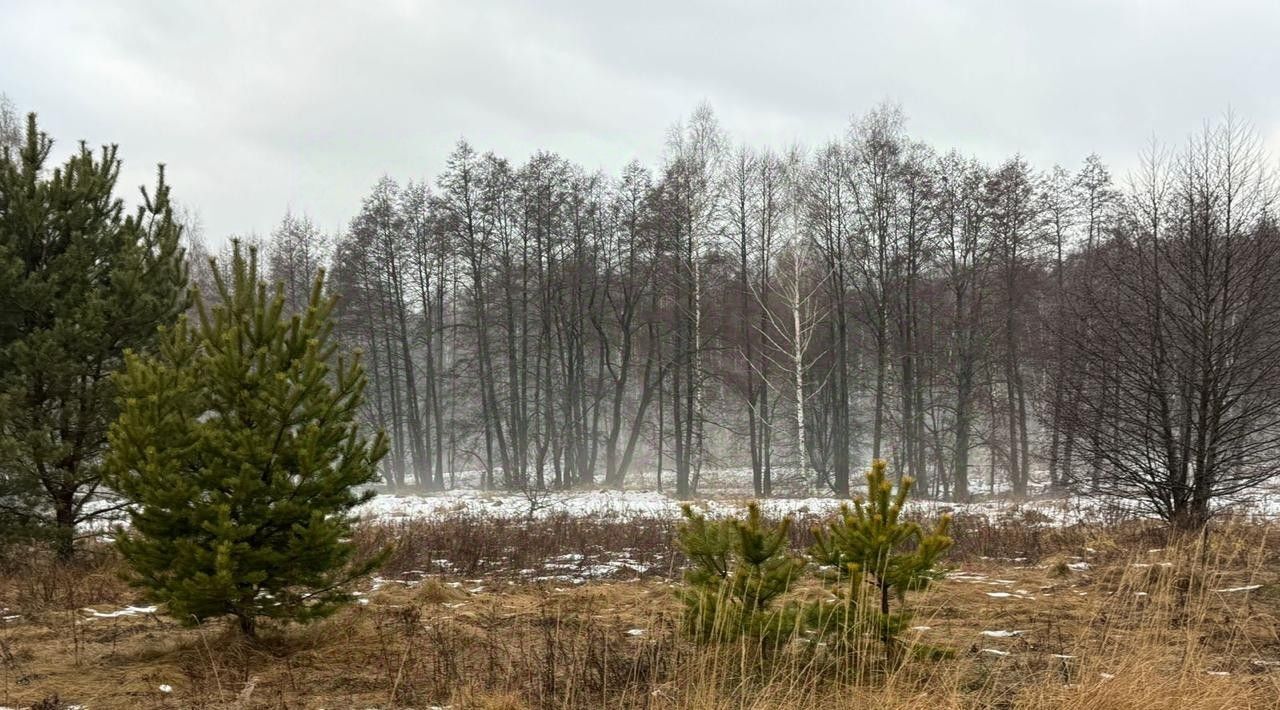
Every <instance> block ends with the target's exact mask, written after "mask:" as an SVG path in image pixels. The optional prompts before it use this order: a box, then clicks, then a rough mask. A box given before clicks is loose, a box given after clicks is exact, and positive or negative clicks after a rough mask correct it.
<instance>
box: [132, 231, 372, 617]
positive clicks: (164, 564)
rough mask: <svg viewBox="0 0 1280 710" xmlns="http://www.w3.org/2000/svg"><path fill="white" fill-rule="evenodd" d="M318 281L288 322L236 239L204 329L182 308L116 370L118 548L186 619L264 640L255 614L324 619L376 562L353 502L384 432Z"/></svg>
mask: <svg viewBox="0 0 1280 710" xmlns="http://www.w3.org/2000/svg"><path fill="white" fill-rule="evenodd" d="M213 272H214V273H215V274H219V270H218V269H213ZM322 280H323V278H322V277H321V278H318V279H317V280H316V282H315V285H314V286H313V288H312V290H311V296H310V300H309V302H308V305H307V308H306V310H305V312H303V313H301V314H297V315H294V316H292V317H291V318H289V319H287V320H286V319H285V318H284V317H283V315H282V311H283V308H284V295H283V292H282V291H281V289H280V288H279V287H277V288H276V289H274V290H269V289H268V288H267V286H266V285H265V284H263V283H262V282H260V281H259V279H258V267H257V255H256V253H255V252H253V251H250V254H249V257H248V258H247V259H246V258H245V257H244V255H243V254H242V252H241V250H240V247H239V245H236V247H235V249H234V252H233V257H232V265H231V269H230V274H229V276H228V277H227V278H223V277H222V276H221V275H219V276H218V278H217V292H218V294H219V296H220V298H221V303H220V304H218V305H216V306H214V307H213V308H212V309H209V308H208V307H207V306H206V304H205V303H204V302H203V300H202V299H200V298H199V296H198V294H197V296H196V298H197V313H198V315H199V325H198V326H195V327H193V326H192V325H191V324H190V323H189V322H188V321H187V320H186V319H185V318H184V319H181V320H179V322H178V324H177V326H176V327H174V328H172V329H171V330H169V331H167V332H165V333H164V334H163V336H162V339H161V345H160V348H159V352H158V353H157V354H155V355H154V356H139V355H130V356H129V357H128V358H127V361H126V366H125V369H124V371H123V373H121V374H120V375H119V376H118V385H119V389H120V397H121V403H122V405H121V414H120V418H119V419H118V420H117V421H116V423H115V425H114V426H113V427H112V429H111V450H110V453H109V455H108V461H107V468H108V473H109V476H108V481H109V484H110V485H111V487H112V488H113V489H114V490H116V491H118V492H119V493H121V494H122V495H124V496H125V497H127V498H128V499H129V500H130V501H131V502H132V503H133V507H132V509H131V512H130V519H131V526H130V528H129V529H127V530H123V531H121V533H120V536H119V538H118V543H117V544H118V545H119V549H120V551H121V553H122V554H123V555H124V557H125V559H126V560H128V562H129V564H130V565H131V567H132V570H133V576H132V581H133V582H134V583H135V584H136V585H137V586H139V587H141V588H143V589H145V590H146V591H147V594H148V596H149V597H150V598H151V600H153V601H156V602H160V603H163V604H165V605H167V607H168V613H169V614H170V615H172V616H173V617H175V618H177V619H179V620H180V621H183V622H185V623H189V624H196V623H200V622H202V621H204V620H206V619H210V618H213V617H218V616H224V615H231V616H233V617H235V619H236V620H237V621H238V622H239V625H240V628H241V630H242V631H244V632H245V633H246V634H247V635H250V636H252V635H253V634H254V632H255V629H256V626H257V623H258V620H259V619H263V618H265V619H280V620H294V621H308V620H311V619H315V618H318V617H322V616H325V615H327V614H329V613H331V612H332V611H333V610H335V609H336V608H337V606H338V605H340V604H342V603H344V602H346V601H349V600H350V595H349V594H348V593H347V592H346V591H345V590H344V587H345V585H346V584H347V583H349V582H350V581H352V580H354V579H355V578H357V577H359V576H361V575H364V574H367V573H368V572H369V571H371V569H372V568H373V567H374V566H375V565H376V564H377V563H378V562H379V560H376V559H375V560H370V561H366V562H364V563H362V564H357V563H355V562H354V561H353V553H354V551H355V550H354V546H353V544H352V542H351V540H350V537H351V526H352V522H353V518H352V515H351V511H352V509H353V508H355V507H356V506H357V505H359V504H360V503H362V502H363V501H365V500H367V495H370V494H361V493H359V492H358V490H357V489H358V487H359V486H361V485H362V484H365V483H369V482H370V481H372V480H374V478H375V476H376V466H377V462H378V460H379V459H380V458H382V456H383V455H384V454H385V453H386V449H387V445H386V440H385V437H384V436H383V434H382V433H379V434H378V435H377V436H375V437H374V438H373V439H372V440H369V439H367V438H365V437H364V436H362V435H361V433H360V431H359V428H358V426H357V423H356V413H357V408H358V407H359V405H360V399H361V396H362V392H363V389H364V386H365V377H364V371H363V368H362V367H361V365H360V360H359V358H358V357H357V358H353V359H345V358H343V357H341V356H339V355H337V345H336V343H335V342H334V341H333V338H332V337H331V333H332V329H333V324H332V321H331V319H330V313H331V311H332V309H333V305H334V301H333V299H332V298H327V297H325V296H323V295H322Z"/></svg>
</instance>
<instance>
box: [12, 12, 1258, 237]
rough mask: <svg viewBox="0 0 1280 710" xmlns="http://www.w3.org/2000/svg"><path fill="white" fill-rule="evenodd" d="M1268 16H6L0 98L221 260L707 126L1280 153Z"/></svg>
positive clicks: (762, 135)
mask: <svg viewBox="0 0 1280 710" xmlns="http://www.w3.org/2000/svg"><path fill="white" fill-rule="evenodd" d="M1278 37H1280V2H1275V1H1274V0H1271V1H1259V2H1252V3H1242V2H1241V3H1237V2H1225V1H1223V0H1203V1H1202V2H1195V3H1190V2H1187V3H1179V2H1162V1H1156V0H1151V1H1142V0H1127V1H1121V0H1113V1H1111V2H1090V1H1088V0H1066V1H1062V2H1058V1H1056V0H1055V1H1054V2H1042V1H1040V0H1036V1H1034V2H1032V1H1021V0H1006V1H1003V2H995V1H993V2H978V1H973V2H910V1H903V0H896V1H893V2H889V1H884V2H874V3H873V2H865V3H863V2H804V1H798V0H789V1H787V2H781V1H780V2H773V3H765V2H758V3H757V2H727V1H726V2H691V1H689V0H684V1H683V2H681V1H676V2H667V1H666V0H658V1H655V0H633V1H632V2H627V3H616V2H604V1H602V0H531V1H529V2H482V1H479V0H473V1H460V2H410V1H408V0H399V1H387V2H375V1H373V0H362V1H361V2H351V3H345V2H331V1H329V0H324V1H318V0H312V1H311V2H300V3H285V2H243V3H241V2H230V1H225V0H221V1H219V2H179V1H175V0H167V1H164V2H137V3H134V2H124V1H120V0H113V1H112V2H58V1H56V0H35V1H31V2H28V1H25V0H0V92H3V93H6V94H8V95H9V97H10V98H11V99H12V100H13V101H14V102H16V103H17V104H18V106H19V107H20V108H21V109H23V110H24V111H25V110H35V111H37V112H38V113H39V114H40V117H41V124H42V126H43V128H44V129H45V130H46V131H47V132H48V133H49V134H50V135H51V136H53V137H54V138H55V139H56V140H57V141H59V145H60V146H61V147H62V148H63V149H64V150H65V149H67V148H69V147H70V146H73V145H74V142H75V141H77V140H79V139H84V140H87V141H89V142H90V143H91V144H101V143H107V142H114V143H118V144H119V145H120V152H121V156H122V157H123V158H124V161H125V166H124V171H123V180H122V182H123V184H124V185H126V186H129V187H130V188H131V189H132V187H133V186H136V185H139V184H141V183H143V182H150V180H151V173H152V171H153V170H154V166H155V164H156V163H158V162H164V163H166V164H167V165H168V171H169V177H170V182H171V183H172V185H173V187H174V194H175V197H176V198H177V199H178V200H180V201H181V202H183V203H184V204H186V205H189V206H190V207H193V208H195V209H196V210H198V212H199V214H200V215H201V217H202V220H203V222H204V226H205V230H206V232H207V235H208V237H209V238H210V239H211V240H212V241H221V240H222V239H223V238H225V237H226V236H227V235H229V234H245V233H251V232H257V233H266V232H269V231H270V230H271V228H272V227H273V226H274V225H275V224H276V223H277V222H278V221H279V220H280V218H281V216H282V215H283V214H284V213H285V211H286V210H287V209H291V210H293V211H294V212H303V213H306V214H309V215H311V216H312V218H313V219H315V221H316V222H317V223H318V224H319V225H320V226H321V227H323V228H325V229H331V230H336V229H339V228H341V227H342V226H343V225H345V224H346V222H347V220H348V219H349V218H350V217H351V215H352V214H353V213H354V212H355V210H356V209H357V207H358V206H359V200H360V198H361V196H362V195H363V194H364V193H365V192H366V191H367V190H368V189H369V187H370V186H371V185H372V184H373V183H374V181H375V180H377V179H378V177H379V176H381V175H382V174H384V173H385V174H389V175H391V176H392V177H395V178H397V179H399V180H406V179H410V178H412V179H422V178H434V176H435V175H436V174H437V172H438V171H439V170H440V167H441V165H442V163H443V161H444V158H445V156H446V155H447V154H448V152H449V151H450V149H451V147H452V145H453V144H454V143H455V142H456V141H457V140H458V139H459V138H462V137H466V138H467V140H469V141H470V142H471V143H472V144H473V145H475V146H476V147H477V148H479V149H482V150H488V149H491V150H494V151H497V152H499V153H501V154H504V155H506V156H508V157H510V158H512V159H514V160H522V159H523V158H524V157H526V156H528V155H529V154H530V153H531V152H532V151H534V150H536V149H547V150H552V151H556V152H559V153H560V154H562V155H564V156H566V157H568V158H570V159H572V160H575V161H577V162H579V163H581V164H583V165H585V166H586V167H587V168H589V169H596V168H599V169H604V170H606V171H609V172H616V171H617V169H618V168H619V167H621V166H622V165H624V164H625V163H626V162H627V161H629V160H631V159H633V158H639V159H641V160H642V161H645V162H647V163H650V164H653V163H654V162H656V161H657V160H658V159H659V158H660V156H661V152H662V143H663V135H664V133H665V131H666V129H667V128H668V127H669V126H670V125H671V124H672V123H673V122H674V121H676V120H677V119H679V118H680V117H682V116H685V115H687V114H688V113H689V112H690V111H691V110H692V109H693V108H694V106H696V105H697V104H698V103H699V102H701V101H703V100H706V101H709V102H710V103H711V105H712V106H713V107H714V108H715V110H716V112H717V114H718V115H719V117H720V119H721V121H722V123H723V124H724V126H725V127H726V128H727V129H728V130H729V132H730V133H731V135H732V137H733V138H734V139H735V140H738V141H743V142H748V143H752V144H770V145H774V146H777V147H780V148H781V147H785V146H787V145H789V144H791V143H794V142H800V143H803V144H808V145H813V144H816V143H819V142H821V141H823V140H825V139H827V138H829V137H832V136H834V135H837V134H839V133H841V132H842V131H843V130H844V129H845V127H846V126H847V125H848V122H849V119H850V117H851V116H854V115H857V114H860V113H862V112H864V111H866V110H867V109H868V108H870V107H872V106H874V105H875V104H877V103H879V102H881V101H883V100H886V99H887V100H891V101H896V102H899V103H900V104H901V105H902V106H903V108H904V109H905V111H906V112H907V114H908V116H909V117H910V123H909V128H910V130H911V132H912V133H913V134H914V135H915V136H916V137H918V138H921V139H923V140H926V141H928V142H929V143H931V144H933V145H934V146H935V147H940V148H949V147H956V148H959V149H960V150H962V151H964V152H966V153H972V154H974V155H977V156H978V157H980V158H983V159H986V160H990V161H996V160H999V159H1001V158H1003V157H1006V156H1008V155H1011V154H1013V153H1018V152H1021V153H1022V154H1024V155H1025V156H1026V157H1027V158H1028V159H1029V160H1031V161H1032V162H1033V163H1035V164H1036V165H1037V166H1041V167H1048V166H1049V165H1052V164H1053V163H1055V162H1060V163H1062V164H1064V165H1068V166H1073V167H1074V166H1076V165H1078V164H1079V162H1080V161H1081V160H1082V159H1083V157H1084V156H1085V155H1087V154H1088V153H1090V152H1097V153H1099V154H1101V155H1102V156H1103V158H1104V159H1105V160H1106V161H1107V162H1108V163H1109V164H1110V165H1112V166H1113V169H1115V170H1116V172H1117V173H1118V174H1121V175H1123V174H1124V173H1125V172H1126V171H1127V170H1128V169H1129V168H1130V167H1131V166H1132V165H1134V163H1135V159H1136V156H1137V153H1138V151H1139V150H1140V149H1141V148H1142V147H1143V146H1144V145H1145V144H1146V143H1147V142H1148V141H1149V140H1150V139H1151V137H1152V136H1156V137H1159V138H1161V139H1164V140H1167V141H1171V142H1178V141H1180V140H1182V139H1183V138H1184V137H1185V136H1186V135H1187V134H1188V133H1189V132H1191V131H1193V130H1195V129H1196V128H1197V127H1198V126H1200V125H1201V123H1202V122H1203V121H1204V120H1205V119H1213V118H1216V117H1218V116H1220V115H1221V114H1222V113H1223V112H1224V111H1225V110H1226V109H1227V107H1228V106H1230V107H1232V108H1233V109H1234V110H1235V111H1236V112H1237V113H1238V114H1240V115H1241V116H1243V117H1245V118H1247V119H1248V120H1250V121H1251V122H1253V123H1254V125H1255V126H1256V127H1257V128H1258V130H1259V131H1260V132H1261V133H1262V134H1263V135H1264V136H1265V137H1266V138H1267V140H1268V143H1269V145H1270V146H1271V148H1272V151H1273V152H1277V151H1276V150H1275V149H1276V147H1278V146H1280V91H1278V90H1277V82H1278V81H1280V47H1277V38H1278Z"/></svg>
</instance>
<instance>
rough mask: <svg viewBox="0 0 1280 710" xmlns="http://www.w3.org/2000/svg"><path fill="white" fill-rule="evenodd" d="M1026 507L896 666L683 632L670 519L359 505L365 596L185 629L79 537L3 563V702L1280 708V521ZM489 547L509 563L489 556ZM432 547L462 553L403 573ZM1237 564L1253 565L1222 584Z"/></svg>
mask: <svg viewBox="0 0 1280 710" xmlns="http://www.w3.org/2000/svg"><path fill="white" fill-rule="evenodd" d="M1032 523H1034V521H1024V522H1023V523H1021V524H1019V523H1017V522H1016V521H1007V522H1005V523H998V524H996V525H994V526H986V527H984V526H983V525H982V524H981V523H980V522H979V521H962V524H961V525H960V526H959V527H958V529H957V535H958V541H957V551H956V555H955V558H954V559H953V560H952V564H953V565H954V566H955V567H956V570H955V571H954V572H953V574H952V576H951V578H949V579H947V580H946V581H944V582H942V583H940V584H938V585H936V586H935V587H933V588H932V589H931V590H929V591H928V592H927V593H925V594H923V595H921V598H920V599H919V600H918V601H917V602H916V603H915V608H916V618H915V620H914V622H913V624H915V625H917V626H927V627H929V628H928V630H918V631H911V632H908V633H907V634H906V635H905V637H904V641H905V643H906V644H907V647H908V649H909V650H911V649H915V651H912V652H911V653H907V654H905V655H907V656H909V657H910V656H923V655H925V654H923V653H918V652H916V651H923V650H925V649H934V650H937V649H947V650H950V651H951V652H953V655H952V657H950V658H946V659H944V660H909V661H906V662H904V663H900V664H895V665H888V664H886V663H883V662H882V661H881V660H880V659H879V657H878V655H877V654H875V653H868V654H867V655H868V656H875V657H874V658H864V659H862V660H861V661H860V662H857V663H855V662H853V661H852V660H850V659H849V658H846V657H842V656H839V655H838V654H834V653H828V652H826V651H825V649H824V648H822V647H817V648H814V647H812V646H810V645H806V644H796V645H795V646H794V647H791V648H787V649H784V650H782V651H778V652H773V653H769V654H762V653H760V652H759V651H758V650H757V649H753V648H751V647H750V646H749V645H747V644H742V643H734V644H724V645H720V646H711V647H697V646H694V645H693V644H691V643H689V642H688V641H686V640H684V639H682V638H681V637H680V634H679V632H678V617H679V608H678V604H677V601H676V599H675V597H674V595H673V593H672V584H673V582H672V578H673V575H675V574H676V569H677V566H678V563H679V561H678V560H677V559H675V558H674V557H673V556H672V555H671V554H670V553H669V547H667V546H664V545H668V543H669V539H670V533H671V531H670V529H669V527H664V526H665V525H666V524H665V523H663V524H658V523H645V522H634V523H622V522H615V523H600V522H597V523H591V522H577V523H575V522H573V521H558V522H557V521H550V522H547V523H541V522H540V523H534V524H530V525H523V526H514V527H513V526H512V525H511V524H507V525H498V524H493V523H490V522H485V521H475V520H465V521H463V520H454V521H443V522H437V523H431V524H426V523H421V524H419V523H415V524H410V525H407V526H396V527H390V526H379V527H373V526H371V527H369V528H368V529H366V530H364V531H362V533H361V535H362V540H363V541H365V542H366V544H368V545H369V546H370V547H372V546H374V545H375V544H377V543H378V542H379V541H387V540H391V539H397V540H400V541H402V544H401V545H400V548H399V549H398V550H397V552H396V555H395V556H394V557H393V558H392V560H391V561H390V562H389V563H388V567H387V569H386V570H384V573H383V574H384V575H385V576H387V577H388V578H400V579H404V580H407V581H409V582H410V583H408V584H405V583H397V582H387V583H384V584H382V585H380V587H379V588H378V589H376V590H370V591H369V592H368V596H367V599H368V600H369V601H368V604H367V605H357V606H353V607H351V608H350V609H347V610H345V611H343V612H341V613H339V614H338V615H336V616H335V617H333V618H331V619H328V620H326V621H323V622H320V623H317V624H315V625H312V626H309V627H305V628H297V627H294V628H287V629H282V630H277V631H275V632H272V633H270V634H268V635H266V636H265V637H264V638H263V639H262V640H261V641H259V642H257V643H252V644H250V643H247V642H245V641H243V640H241V639H239V638H238V637H237V636H236V635H235V634H234V633H232V632H231V631H228V630H225V629H223V628H222V627H219V626H207V627H205V628H203V629H185V628H181V627H178V626H176V625H175V624H174V623H173V622H172V621H170V620H168V619H166V618H164V617H162V616H147V615H137V616H126V617H119V618H90V617H89V616H88V614H87V613H86V612H83V611H81V609H82V608H83V607H93V608H96V609H99V610H101V611H106V610H110V609H118V608H121V607H122V606H123V605H125V604H127V603H129V602H131V601H135V598H134V596H133V594H132V593H131V592H130V591H129V590H128V589H127V588H125V587H124V586H123V585H121V584H120V583H119V582H118V581H117V580H116V576H115V572H116V569H115V566H116V564H117V563H116V561H115V559H114V557H113V556H112V555H111V554H110V553H109V552H108V551H105V550H97V551H90V552H89V554H87V555H86V557H85V559H83V560H82V561H80V562H79V563H77V566H75V567H71V568H68V567H60V566H58V565H54V564H52V563H49V562H47V561H44V558H43V557H41V556H30V555H29V556H27V559H26V560H25V561H23V562H20V563H10V564H9V565H8V566H7V567H5V568H4V569H3V570H0V572H2V576H0V606H4V607H7V609H8V610H7V611H4V612H3V615H4V616H14V615H17V616H20V618H18V619H13V620H10V621H8V622H5V623H3V624H0V678H2V679H3V680H2V687H0V705H3V706H7V707H44V708H56V707H68V706H70V705H73V704H74V705H82V706H84V707H86V708H90V709H91V710H99V709H101V708H126V707H127V708H148V707H169V708H179V707H182V708H242V709H245V710H247V709H248V708H303V707H305V708H312V707H328V708H347V707H366V708H367V707H382V708H390V707H414V708H425V707H432V706H452V707H453V708H495V709H496V708H544V707H546V708H553V707H554V708H559V707H571V708H600V707H636V708H641V707H643V708H691V709H692V708H699V709H701V708H740V707H747V708H777V707H807V708H856V707H863V706H864V705H867V704H873V706H874V707H884V708H909V707H922V706H927V707H931V708H987V707H1009V708H1015V707H1017V708H1022V707H1026V708H1089V709H1090V710H1105V709H1107V708H1137V707H1141V708H1164V707H1180V708H1228V707H1231V708H1249V707H1257V708H1263V707H1275V706H1276V705H1277V698H1278V697H1280V665H1273V663H1274V662H1280V619H1278V618H1277V615H1278V614H1280V536H1277V532H1280V531H1278V530H1276V529H1274V528H1270V527H1267V526H1263V525H1249V524H1238V525H1229V526H1225V527H1224V528H1223V529H1220V530H1216V531H1215V533H1214V535H1213V536H1212V537H1211V538H1210V540H1209V542H1208V544H1204V542H1203V541H1202V540H1199V539H1195V540H1189V541H1174V542H1170V541H1168V540H1165V539H1164V537H1163V533H1162V532H1160V531H1159V530H1157V529H1154V528H1152V527H1150V526H1144V525H1138V524H1122V525H1114V526H1106V527H1096V528H1089V529H1086V528H1073V529H1067V530H1049V529H1045V528H1040V527H1038V526H1036V525H1034V524H1032ZM802 543H803V536H802V535H801V536H800V537H798V538H797V544H802ZM646 546H647V547H648V548H649V551H648V552H643V551H639V550H642V549H643V548H645V547H646ZM1157 548H1158V549H1157ZM620 550H627V553H626V554H627V555H628V557H629V558H630V559H636V558H637V557H643V558H644V560H645V562H646V565H642V566H647V569H648V571H646V572H643V573H637V572H635V571H628V570H623V571H620V572H619V573H618V574H616V575H613V576H614V578H613V579H607V580H603V581H592V582H587V583H583V584H571V583H568V582H563V581H548V582H541V583H534V582H530V581H528V577H529V576H531V574H530V573H525V574H522V573H521V572H520V570H535V572H534V573H532V574H533V575H535V576H536V575H537V574H538V573H539V572H541V571H543V567H545V565H541V564H540V563H542V562H544V561H545V560H549V559H556V558H560V559H563V557H564V556H565V555H575V556H576V555H581V558H577V557H575V558H574V559H578V560H579V563H578V564H580V565H581V566H583V567H584V568H586V567H590V566H591V565H592V564H593V563H594V562H597V561H599V560H602V559H608V558H609V555H610V554H611V552H617V551H620ZM503 557H506V558H508V559H506V560H501V558H503ZM494 559H496V560H501V563H500V564H496V565H490V564H489V563H488V562H487V560H494ZM440 560H445V561H447V563H448V564H446V565H441V564H439V561H440ZM468 560H470V562H469V561H468ZM482 560H486V562H484V563H482V562H481V561H482ZM1081 563H1087V566H1088V568H1087V569H1085V566H1086V565H1083V564H1081ZM446 567H447V568H450V569H453V570H455V573H454V574H439V573H437V572H435V571H431V573H430V574H428V575H427V576H426V577H425V578H423V577H422V575H421V574H420V573H417V572H412V571H411V570H436V569H441V568H446ZM561 571H563V570H561ZM418 580H421V581H418ZM1253 585H1262V586H1261V587H1259V588H1257V589H1254V590H1251V591H1237V592H1220V591H1214V590H1220V589H1230V588H1236V587H1248V586H1253ZM810 592H811V590H802V591H801V592H800V593H802V594H803V593H810ZM993 594H995V596H993ZM1006 595H1007V596H1006ZM983 631H1018V632H1022V633H1020V634H1018V635H1015V636H1007V637H991V636H984V635H983V633H982V632H983ZM991 651H999V652H1000V653H992V652H991ZM1002 654H1007V655H1002ZM161 685H168V686H172V692H169V693H164V692H161V691H160V686H161ZM41 702H43V703H44V705H37V703H41Z"/></svg>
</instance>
